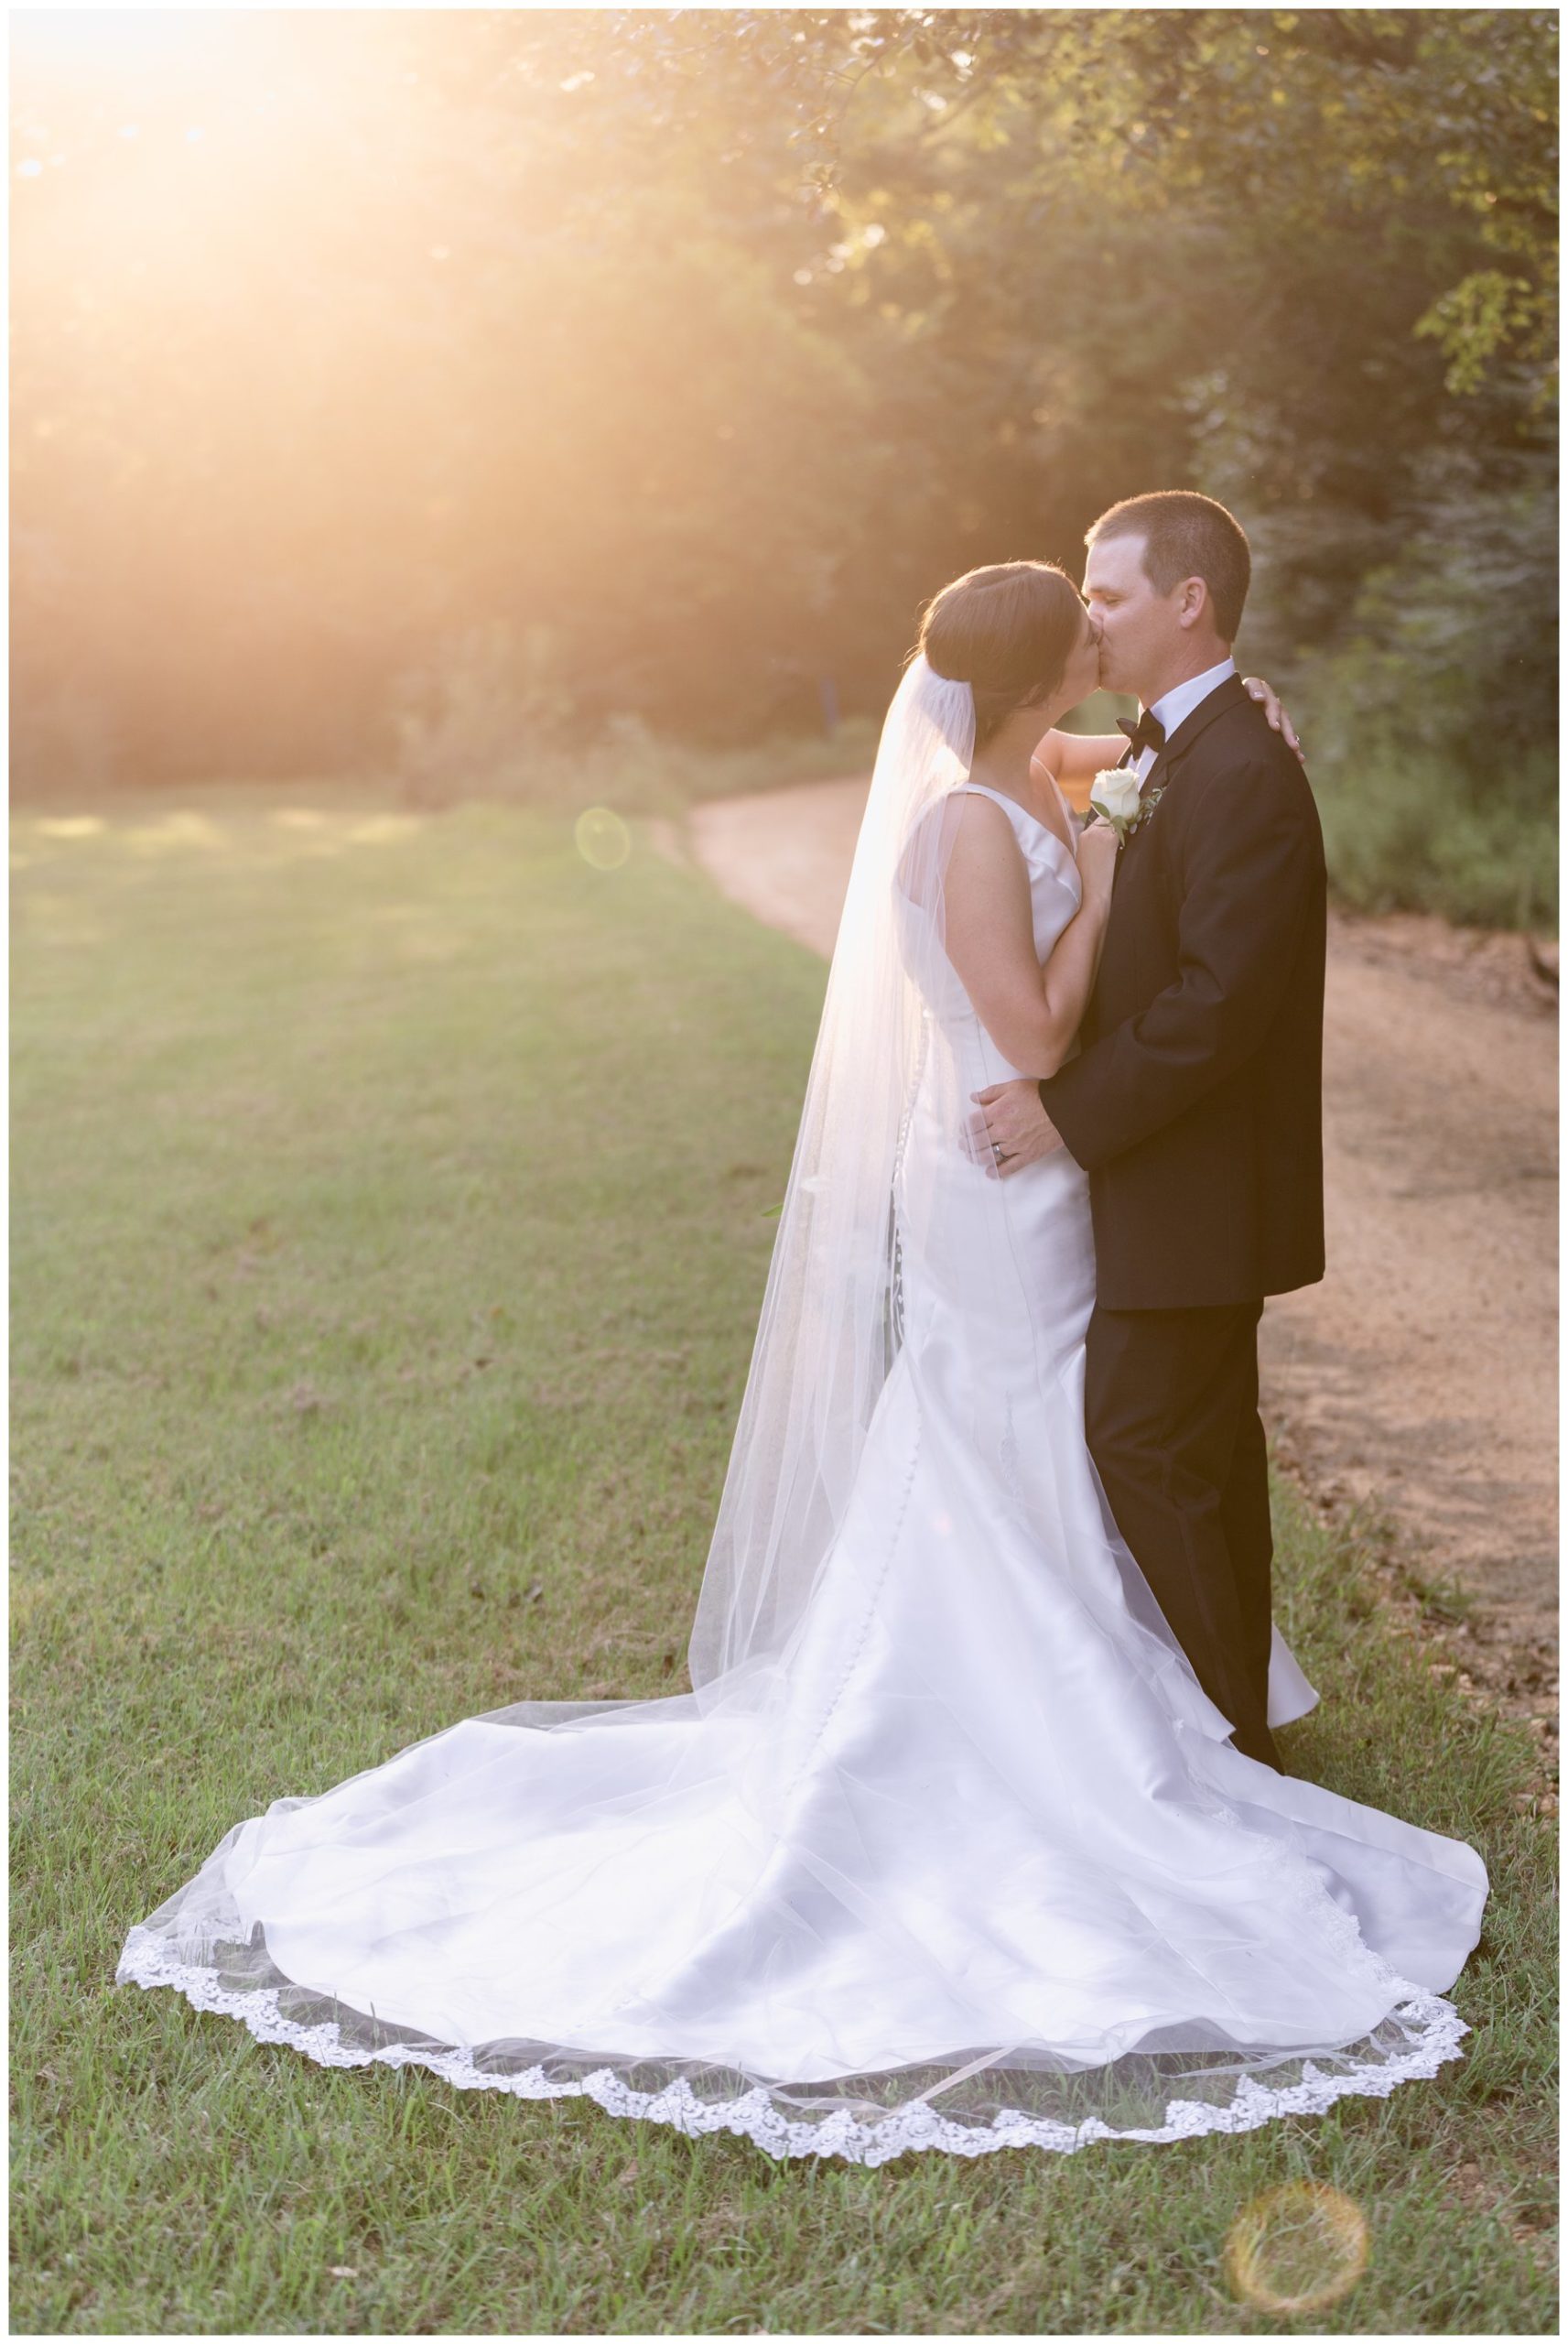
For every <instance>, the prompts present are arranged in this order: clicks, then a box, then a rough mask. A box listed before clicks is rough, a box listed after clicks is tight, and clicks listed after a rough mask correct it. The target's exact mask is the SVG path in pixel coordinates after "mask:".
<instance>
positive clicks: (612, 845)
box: [572, 806, 632, 871]
mask: <svg viewBox="0 0 1568 2344" xmlns="http://www.w3.org/2000/svg"><path fill="white" fill-rule="evenodd" d="M572 837H573V838H574V839H575V840H576V841H577V851H578V852H579V854H580V855H581V857H582V859H583V861H584V862H585V863H590V864H591V865H592V867H593V869H594V870H595V871H618V870H619V869H620V867H621V865H622V863H624V862H626V860H627V859H628V857H629V856H630V854H631V852H632V833H631V831H630V830H628V829H627V827H626V825H625V823H624V822H623V821H622V819H621V817H620V815H619V814H615V813H611V809H610V808H609V807H608V806H590V807H589V808H588V810H587V812H586V813H582V814H579V816H578V818H577V820H576V822H575V824H574V825H573V828H572Z"/></svg>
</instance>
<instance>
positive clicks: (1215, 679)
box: [1132, 659, 1236, 789]
mask: <svg viewBox="0 0 1568 2344" xmlns="http://www.w3.org/2000/svg"><path fill="white" fill-rule="evenodd" d="M1235 673H1236V662H1235V660H1234V659H1222V660H1221V661H1220V663H1219V665H1218V667H1206V668H1205V669H1204V671H1203V674H1202V675H1201V676H1189V677H1188V678H1187V680H1186V682H1185V683H1184V684H1178V685H1177V686H1176V687H1175V689H1174V690H1173V691H1168V692H1162V693H1161V695H1160V698H1159V699H1158V700H1156V701H1155V702H1154V704H1153V706H1152V708H1151V710H1150V711H1149V713H1150V715H1151V716H1153V717H1157V718H1158V719H1159V721H1160V722H1161V723H1162V725H1163V726H1164V728H1165V738H1166V740H1167V741H1168V740H1169V739H1170V737H1171V735H1172V733H1173V732H1174V731H1175V729H1176V727H1177V725H1178V724H1184V723H1185V722H1186V721H1187V719H1188V717H1189V716H1190V715H1191V714H1192V712H1193V711H1194V709H1195V708H1196V707H1197V705H1198V702H1199V701H1200V700H1207V698H1208V696H1209V694H1210V692H1212V691H1217V689H1219V687H1220V685H1221V684H1223V683H1224V681H1225V679H1226V678H1227V676H1234V675H1235ZM1158 754H1159V751H1158V750H1157V749H1140V750H1139V752H1138V754H1137V755H1136V757H1134V759H1133V760H1132V770H1133V772H1134V773H1135V774H1136V775H1137V776H1138V787H1140V789H1141V788H1142V787H1143V784H1144V783H1145V782H1146V781H1147V780H1148V778H1149V769H1150V767H1151V765H1152V764H1153V762H1154V760H1155V758H1156V757H1157V756H1158Z"/></svg>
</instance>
